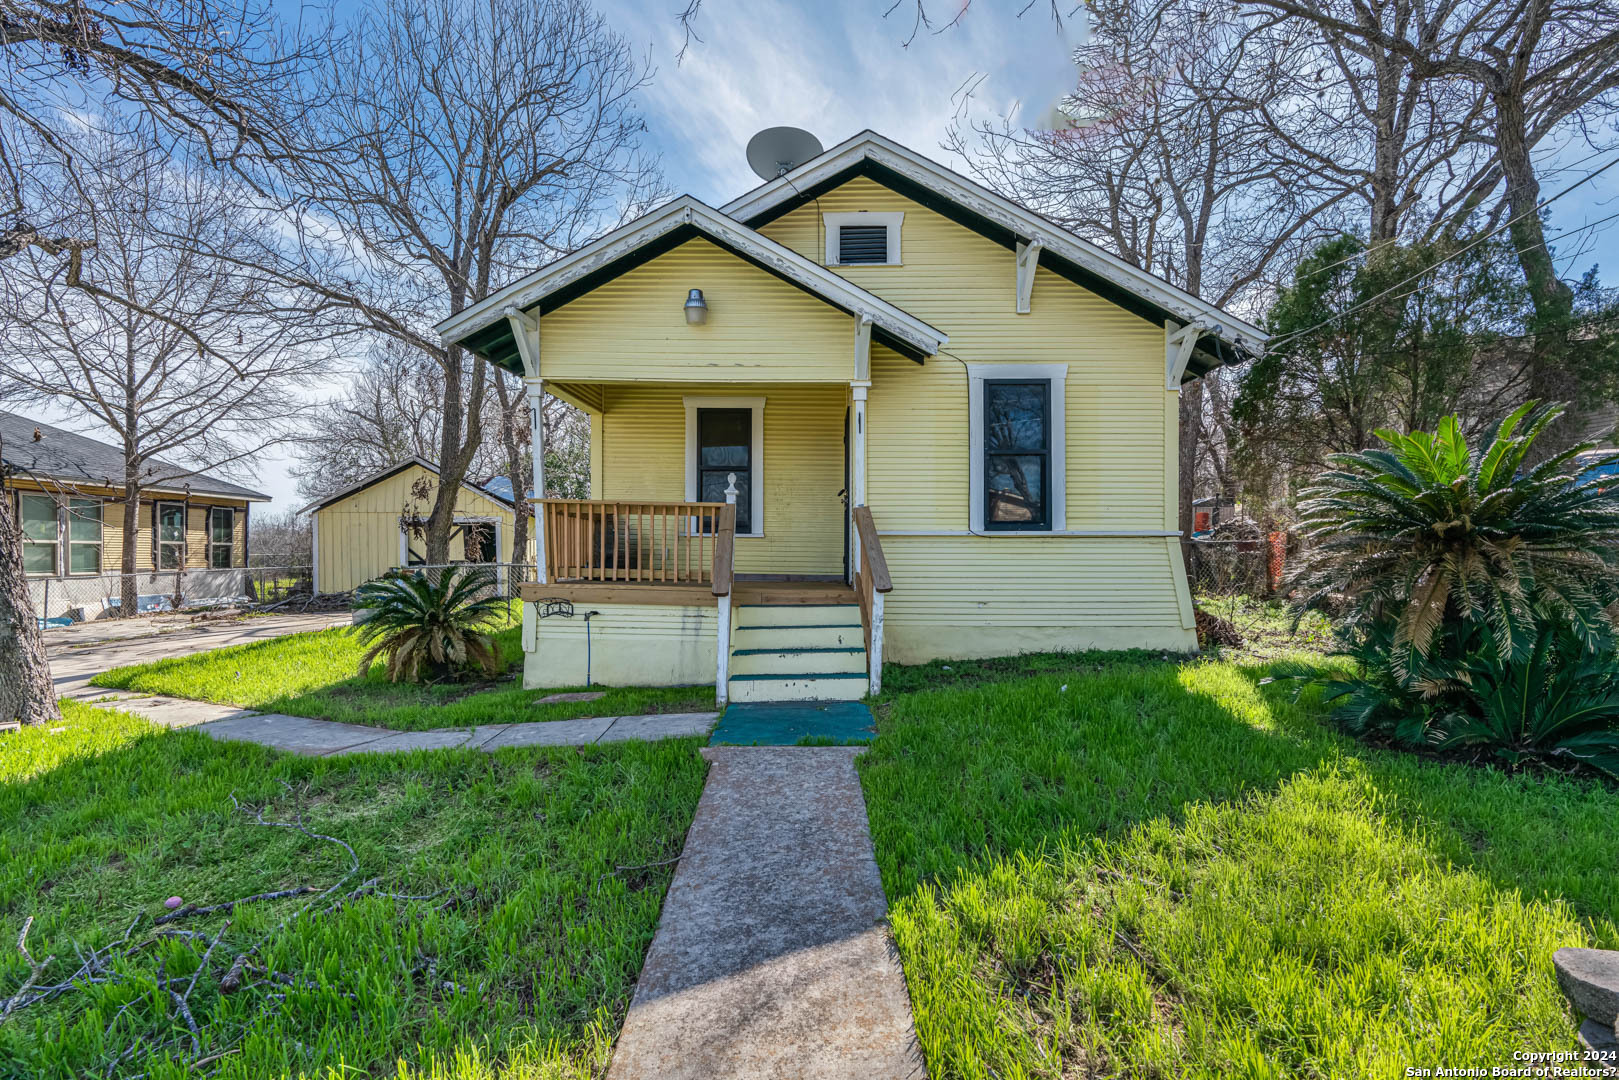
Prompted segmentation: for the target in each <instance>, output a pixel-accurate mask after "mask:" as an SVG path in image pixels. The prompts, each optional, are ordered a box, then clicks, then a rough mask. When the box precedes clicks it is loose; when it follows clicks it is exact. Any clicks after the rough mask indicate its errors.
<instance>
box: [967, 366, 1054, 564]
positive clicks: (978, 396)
mask: <svg viewBox="0 0 1619 1080" xmlns="http://www.w3.org/2000/svg"><path fill="white" fill-rule="evenodd" d="M985 379H991V380H994V379H1021V380H1023V381H1025V382H1048V383H1050V384H1051V432H1050V435H1051V508H1050V509H1051V527H1050V528H1049V529H1015V530H1014V529H1008V530H1005V531H1000V530H997V531H995V532H988V531H986V530H985V528H984V380H985ZM1067 386H1068V365H1067V364H968V365H967V405H968V417H967V438H968V441H969V442H970V443H971V446H972V459H971V460H972V465H971V468H970V470H969V475H968V487H969V488H970V489H971V491H970V496H969V500H970V501H969V503H968V511H969V518H968V521H969V528H970V529H971V531H973V532H975V533H983V534H984V535H986V536H1041V535H1046V534H1050V533H1060V532H1065V531H1066V530H1067V528H1068V467H1067V456H1068V437H1067V436H1068V417H1067V410H1066V408H1065V404H1066V398H1067Z"/></svg>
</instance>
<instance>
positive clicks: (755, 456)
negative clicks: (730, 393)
mask: <svg viewBox="0 0 1619 1080" xmlns="http://www.w3.org/2000/svg"><path fill="white" fill-rule="evenodd" d="M680 401H681V404H683V405H684V406H685V407H686V501H687V502H697V410H698V409H751V410H753V420H752V424H751V427H752V435H753V446H752V449H751V450H750V451H749V455H748V456H749V457H750V458H751V459H752V462H753V466H752V470H753V476H752V478H751V480H750V481H749V483H750V484H751V487H750V489H749V491H750V499H749V501H750V502H751V503H752V505H751V506H750V507H749V509H750V510H751V511H752V513H751V514H750V516H751V518H752V523H753V531H752V532H747V533H744V532H738V533H737V534H736V538H737V539H738V540H756V539H760V538H762V537H763V536H764V534H765V399H764V398H762V397H724V396H712V395H705V396H702V397H683V398H681V399H680Z"/></svg>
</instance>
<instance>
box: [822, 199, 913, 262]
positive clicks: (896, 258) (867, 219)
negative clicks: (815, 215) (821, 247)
mask: <svg viewBox="0 0 1619 1080" xmlns="http://www.w3.org/2000/svg"><path fill="white" fill-rule="evenodd" d="M904 224H905V211H903V210H894V211H873V210H857V211H855V212H853V213H840V214H831V213H827V214H822V215H821V227H822V228H823V229H824V230H825V234H824V238H823V243H824V244H825V250H826V265H827V266H844V265H848V266H900V265H903V264H902V263H901V262H900V250H899V237H900V232H901V231H902V228H901V226H903V225H904ZM845 225H885V226H887V227H888V261H887V262H880V263H847V264H846V263H844V261H843V258H842V256H843V252H842V249H841V248H840V246H839V243H840V240H841V236H840V235H839V233H838V230H839V229H840V228H842V227H843V226H845Z"/></svg>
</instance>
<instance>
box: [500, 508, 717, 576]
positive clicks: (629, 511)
mask: <svg viewBox="0 0 1619 1080" xmlns="http://www.w3.org/2000/svg"><path fill="white" fill-rule="evenodd" d="M530 501H532V502H534V503H536V504H537V505H536V513H537V515H538V518H539V522H540V528H542V529H543V530H544V533H543V536H544V538H545V545H544V546H545V569H546V576H545V580H546V581H548V582H576V581H585V582H589V581H600V582H604V583H605V582H647V583H653V584H671V585H679V584H693V585H700V584H703V583H705V582H708V581H711V580H713V579H712V576H711V566H712V564H713V560H714V556H715V554H716V552H715V548H716V546H717V544H718V542H719V536H718V534H719V520H720V516H721V511H723V510H724V509H725V504H724V503H712V502H708V503H698V502H692V503H688V502H629V501H625V500H609V499H533V500H530ZM732 509H733V512H734V509H735V508H734V507H733V508H732Z"/></svg>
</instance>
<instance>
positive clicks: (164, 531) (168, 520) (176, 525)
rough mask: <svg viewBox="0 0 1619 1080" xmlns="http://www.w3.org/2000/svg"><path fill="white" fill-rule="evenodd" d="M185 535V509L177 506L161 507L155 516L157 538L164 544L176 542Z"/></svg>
mask: <svg viewBox="0 0 1619 1080" xmlns="http://www.w3.org/2000/svg"><path fill="white" fill-rule="evenodd" d="M185 535H186V529H185V510H184V509H183V508H182V507H179V506H165V507H162V508H161V509H160V510H159V511H158V517H157V538H158V539H159V540H161V541H162V542H164V543H166V544H167V543H178V542H180V541H182V540H184V539H185Z"/></svg>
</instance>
